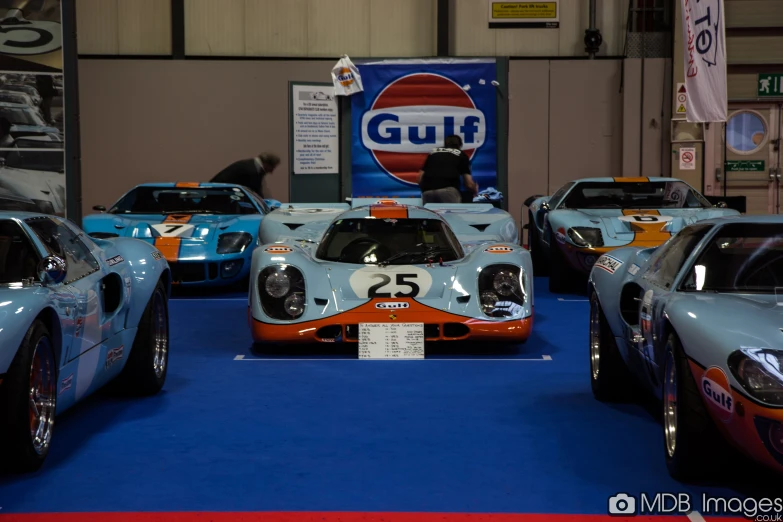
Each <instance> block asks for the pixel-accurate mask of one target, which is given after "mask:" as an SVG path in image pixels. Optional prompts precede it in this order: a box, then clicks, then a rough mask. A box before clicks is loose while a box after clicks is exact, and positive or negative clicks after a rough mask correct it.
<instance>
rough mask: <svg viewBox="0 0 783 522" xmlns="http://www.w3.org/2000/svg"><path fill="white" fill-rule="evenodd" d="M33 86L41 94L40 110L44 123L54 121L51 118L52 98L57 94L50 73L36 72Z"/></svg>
mask: <svg viewBox="0 0 783 522" xmlns="http://www.w3.org/2000/svg"><path fill="white" fill-rule="evenodd" d="M35 88H36V89H37V90H38V94H40V95H41V112H43V117H44V119H45V120H46V123H49V124H51V123H54V119H52V99H53V98H54V97H55V95H56V94H57V90H56V89H55V88H54V79H53V78H52V76H51V75H50V74H38V75H36V76H35Z"/></svg>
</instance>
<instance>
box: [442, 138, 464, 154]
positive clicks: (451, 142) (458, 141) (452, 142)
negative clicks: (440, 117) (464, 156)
mask: <svg viewBox="0 0 783 522" xmlns="http://www.w3.org/2000/svg"><path fill="white" fill-rule="evenodd" d="M443 146H444V147H446V148H447V149H459V150H462V138H460V137H459V136H457V135H451V136H446V139H445V140H444V142H443Z"/></svg>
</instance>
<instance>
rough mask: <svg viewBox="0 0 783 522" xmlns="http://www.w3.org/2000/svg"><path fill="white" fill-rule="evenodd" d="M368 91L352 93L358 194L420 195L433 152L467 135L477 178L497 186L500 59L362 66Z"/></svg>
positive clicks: (465, 147)
mask: <svg viewBox="0 0 783 522" xmlns="http://www.w3.org/2000/svg"><path fill="white" fill-rule="evenodd" d="M359 70H360V72H361V74H362V79H363V86H364V92H362V93H357V94H355V95H353V96H351V103H352V124H353V126H354V128H356V129H359V132H358V133H357V136H356V137H355V138H354V141H353V146H352V173H353V174H352V192H353V195H354V197H364V196H375V195H378V194H389V195H390V194H395V195H397V196H399V197H417V196H418V195H419V193H420V191H419V188H418V185H417V179H418V173H419V171H420V170H421V169H422V167H423V165H424V162H425V160H426V159H427V156H428V155H429V154H430V153H431V152H432V151H433V150H434V149H436V148H438V147H442V146H443V140H444V138H445V137H446V136H449V135H458V136H460V137H461V138H462V141H463V147H462V150H463V151H464V152H465V154H466V155H467V156H468V157H469V158H470V159H471V163H472V167H471V170H472V173H473V177H474V179H476V181H477V182H478V183H479V185H481V186H494V185H495V184H496V172H497V168H496V167H497V157H496V152H495V149H496V141H497V140H496V134H497V133H496V128H495V127H496V116H495V114H496V108H495V104H496V91H495V87H494V86H493V85H492V83H491V82H492V81H493V80H495V77H496V67H495V62H494V60H448V61H447V60H438V59H433V60H410V61H405V60H394V61H388V62H376V63H370V64H360V65H359Z"/></svg>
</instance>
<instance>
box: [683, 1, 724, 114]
mask: <svg viewBox="0 0 783 522" xmlns="http://www.w3.org/2000/svg"><path fill="white" fill-rule="evenodd" d="M680 2H681V6H682V20H683V23H682V32H683V35H682V38H683V52H684V66H685V89H686V91H687V92H688V109H687V112H686V114H685V117H686V119H687V120H688V121H690V122H720V121H726V117H727V115H728V90H727V78H726V22H725V11H724V10H723V0H680Z"/></svg>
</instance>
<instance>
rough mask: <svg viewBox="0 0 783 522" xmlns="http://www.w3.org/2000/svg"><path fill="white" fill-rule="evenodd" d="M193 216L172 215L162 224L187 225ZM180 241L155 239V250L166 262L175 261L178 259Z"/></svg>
mask: <svg viewBox="0 0 783 522" xmlns="http://www.w3.org/2000/svg"><path fill="white" fill-rule="evenodd" d="M192 217H193V216H192V215H191V214H179V215H178V214H172V215H171V216H166V219H164V220H163V222H164V223H187V222H189V221H190V219H191V218H192ZM181 244H182V240H181V239H180V238H179V237H161V236H158V237H156V238H155V248H157V249H158V250H160V253H161V254H163V257H165V258H166V261H176V260H178V259H179V247H180V245H181Z"/></svg>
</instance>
